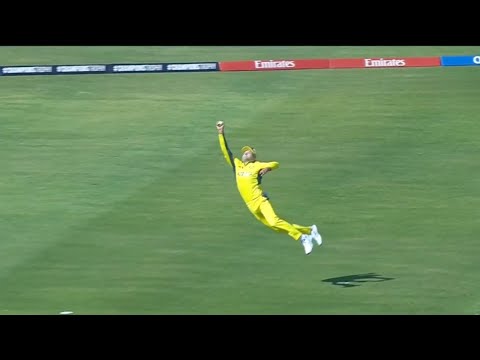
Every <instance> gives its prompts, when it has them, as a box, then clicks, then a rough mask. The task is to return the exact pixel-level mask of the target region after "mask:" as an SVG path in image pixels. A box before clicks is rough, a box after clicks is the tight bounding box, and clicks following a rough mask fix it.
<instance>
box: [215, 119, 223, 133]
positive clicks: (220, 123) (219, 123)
mask: <svg viewBox="0 0 480 360" xmlns="http://www.w3.org/2000/svg"><path fill="white" fill-rule="evenodd" d="M216 127H217V130H218V133H219V134H223V130H224V128H225V123H224V122H223V121H217V124H216Z"/></svg>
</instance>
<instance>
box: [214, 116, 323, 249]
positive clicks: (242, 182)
mask: <svg viewBox="0 0 480 360" xmlns="http://www.w3.org/2000/svg"><path fill="white" fill-rule="evenodd" d="M216 127H217V131H218V140H219V141H220V149H221V150H222V153H223V156H224V157H225V160H226V161H227V163H228V164H229V165H230V166H231V167H232V169H233V173H234V174H235V181H236V184H237V189H238V191H239V193H240V196H241V197H242V199H243V201H245V204H246V205H247V208H248V209H249V210H250V212H251V213H252V214H253V216H255V217H256V218H257V219H258V220H259V221H261V222H262V223H263V224H265V225H266V226H268V227H269V228H270V229H272V230H274V231H277V232H281V233H286V234H288V235H289V236H290V237H291V238H292V239H293V240H295V241H299V240H300V243H301V244H302V245H303V248H304V250H305V254H306V255H308V254H310V253H311V252H312V250H313V240H315V241H316V243H317V244H318V245H321V244H322V237H321V235H320V234H319V232H318V229H317V226H316V225H312V226H302V225H297V224H291V223H289V222H287V221H285V220H283V219H281V218H279V217H278V216H277V214H276V213H275V211H274V210H273V208H272V205H271V203H270V200H269V198H268V196H267V195H266V193H265V192H264V191H263V189H262V186H261V183H262V178H263V176H265V174H266V173H268V172H270V171H272V170H275V169H277V168H278V167H279V163H278V162H276V161H272V162H261V161H258V160H257V154H256V151H255V149H254V148H253V147H251V146H244V147H242V149H241V152H242V159H241V160H240V159H238V158H235V157H234V156H233V154H232V152H231V151H230V149H229V147H228V145H227V140H226V139H225V123H224V122H223V121H218V122H217V124H216Z"/></svg>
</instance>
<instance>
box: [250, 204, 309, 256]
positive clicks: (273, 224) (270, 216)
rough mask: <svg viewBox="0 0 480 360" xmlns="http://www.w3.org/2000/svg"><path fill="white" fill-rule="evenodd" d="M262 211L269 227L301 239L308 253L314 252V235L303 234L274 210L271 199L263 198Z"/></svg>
mask: <svg viewBox="0 0 480 360" xmlns="http://www.w3.org/2000/svg"><path fill="white" fill-rule="evenodd" d="M259 207H260V211H261V213H262V214H263V217H264V218H265V219H266V220H267V223H268V227H270V228H272V229H278V230H280V231H283V232H285V233H287V234H288V235H289V236H290V237H291V238H293V239H294V240H300V241H301V243H302V245H303V247H304V249H305V253H306V254H307V255H308V254H310V253H311V252H312V248H313V243H312V240H313V236H312V235H308V234H303V233H302V232H301V231H300V230H298V229H296V228H295V227H294V226H293V225H292V224H290V223H289V222H287V221H285V220H283V219H281V218H280V217H278V215H277V214H276V213H275V211H274V210H273V207H272V205H271V203H270V201H269V200H266V199H265V200H263V201H262V202H261V204H260V206H259Z"/></svg>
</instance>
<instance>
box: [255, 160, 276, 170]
mask: <svg viewBox="0 0 480 360" xmlns="http://www.w3.org/2000/svg"><path fill="white" fill-rule="evenodd" d="M258 166H259V167H260V169H264V168H267V167H268V168H270V169H272V170H275V169H278V167H279V166H280V164H279V163H278V162H276V161H270V162H260V163H259V164H258Z"/></svg>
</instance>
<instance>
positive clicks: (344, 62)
mask: <svg viewBox="0 0 480 360" xmlns="http://www.w3.org/2000/svg"><path fill="white" fill-rule="evenodd" d="M429 66H440V57H396V58H391V57H389V58H357V59H330V68H331V69H342V68H343V69H345V68H367V69H369V68H397V67H429Z"/></svg>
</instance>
